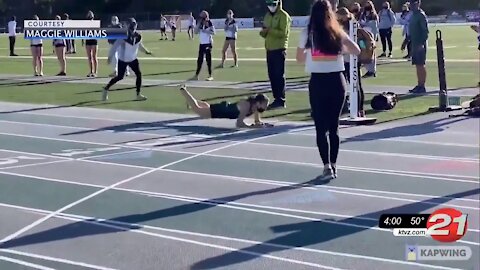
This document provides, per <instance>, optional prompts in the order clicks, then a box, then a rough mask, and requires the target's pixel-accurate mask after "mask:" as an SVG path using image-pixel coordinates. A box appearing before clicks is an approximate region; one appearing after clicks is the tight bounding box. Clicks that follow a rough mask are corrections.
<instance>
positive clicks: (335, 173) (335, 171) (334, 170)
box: [332, 166, 338, 178]
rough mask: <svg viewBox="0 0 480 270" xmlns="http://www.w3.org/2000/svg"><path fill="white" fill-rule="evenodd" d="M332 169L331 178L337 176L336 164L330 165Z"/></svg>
mask: <svg viewBox="0 0 480 270" xmlns="http://www.w3.org/2000/svg"><path fill="white" fill-rule="evenodd" d="M332 171H333V178H337V177H338V175H337V166H332Z"/></svg>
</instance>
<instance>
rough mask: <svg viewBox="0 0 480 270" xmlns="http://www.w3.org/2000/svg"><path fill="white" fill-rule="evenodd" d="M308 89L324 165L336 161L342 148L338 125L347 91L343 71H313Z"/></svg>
mask: <svg viewBox="0 0 480 270" xmlns="http://www.w3.org/2000/svg"><path fill="white" fill-rule="evenodd" d="M308 89H309V95H310V106H311V107H312V116H313V121H314V122H315V128H316V131H317V146H318V150H319V151H320V157H321V158H322V161H323V164H324V165H327V164H332V163H336V162H337V157H338V151H339V148H340V137H339V136H338V125H339V121H340V114H341V112H342V108H343V103H344V102H345V91H346V90H345V89H346V83H345V77H344V75H343V72H333V73H312V76H311V78H310V84H309V86H308Z"/></svg>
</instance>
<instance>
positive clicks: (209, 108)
mask: <svg viewBox="0 0 480 270" xmlns="http://www.w3.org/2000/svg"><path fill="white" fill-rule="evenodd" d="M180 92H181V93H182V95H183V96H184V97H185V99H186V101H187V104H188V106H189V108H190V109H192V110H193V111H194V112H195V113H196V114H198V115H199V116H200V117H202V118H205V119H212V118H216V119H236V120H237V123H236V126H237V128H265V127H273V125H272V124H268V123H263V122H262V121H261V119H260V115H261V114H262V113H263V112H264V111H265V110H266V109H267V107H268V104H269V99H268V97H267V96H265V95H264V94H257V95H255V96H251V97H249V98H247V99H242V100H240V101H238V102H236V103H230V102H228V101H222V102H220V103H215V104H209V103H208V102H205V101H201V100H197V99H196V98H195V97H193V96H192V94H190V92H188V91H187V87H186V86H185V85H183V86H182V87H181V88H180ZM251 115H253V117H254V119H255V123H254V124H250V125H249V124H246V123H245V118H247V117H249V116H251Z"/></svg>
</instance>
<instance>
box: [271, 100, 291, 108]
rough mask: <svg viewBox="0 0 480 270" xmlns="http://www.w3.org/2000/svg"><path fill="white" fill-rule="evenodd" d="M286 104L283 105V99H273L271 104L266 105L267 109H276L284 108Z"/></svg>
mask: <svg viewBox="0 0 480 270" xmlns="http://www.w3.org/2000/svg"><path fill="white" fill-rule="evenodd" d="M285 108H287V106H286V105H285V101H283V100H274V101H273V102H272V104H270V105H268V108H267V110H276V109H285Z"/></svg>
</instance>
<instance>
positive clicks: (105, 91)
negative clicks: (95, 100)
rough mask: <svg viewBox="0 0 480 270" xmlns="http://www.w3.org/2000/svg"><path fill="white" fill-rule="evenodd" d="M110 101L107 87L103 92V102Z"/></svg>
mask: <svg viewBox="0 0 480 270" xmlns="http://www.w3.org/2000/svg"><path fill="white" fill-rule="evenodd" d="M107 100H108V89H107V87H106V86H105V87H104V88H103V92H102V101H103V102H105V101H107Z"/></svg>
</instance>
